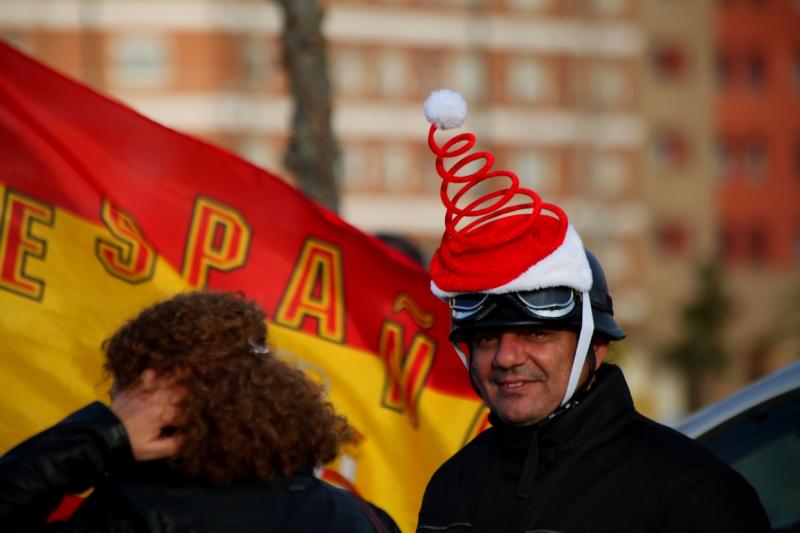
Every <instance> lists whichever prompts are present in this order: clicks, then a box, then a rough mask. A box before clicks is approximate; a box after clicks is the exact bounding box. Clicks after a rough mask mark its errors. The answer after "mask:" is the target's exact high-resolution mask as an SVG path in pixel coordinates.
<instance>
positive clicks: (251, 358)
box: [0, 292, 399, 533]
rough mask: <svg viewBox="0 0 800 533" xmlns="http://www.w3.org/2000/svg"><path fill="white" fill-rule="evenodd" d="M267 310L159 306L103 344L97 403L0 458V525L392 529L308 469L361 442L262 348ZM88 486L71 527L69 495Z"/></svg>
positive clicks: (222, 298)
mask: <svg viewBox="0 0 800 533" xmlns="http://www.w3.org/2000/svg"><path fill="white" fill-rule="evenodd" d="M264 319H265V316H264V312H263V311H262V310H261V308H260V307H258V305H257V304H255V303H253V302H248V301H246V300H245V299H243V298H242V297H240V296H238V295H234V294H230V293H212V292H194V293H187V294H181V295H178V296H175V297H174V298H171V299H169V300H166V301H164V302H161V303H157V304H155V305H153V306H151V307H149V308H147V309H145V310H144V311H142V312H141V313H140V314H139V315H138V316H137V317H136V318H134V319H133V320H131V321H130V322H128V323H127V324H125V325H124V326H122V327H121V328H120V329H119V330H118V331H117V332H116V333H115V334H114V335H113V336H112V337H111V338H110V339H108V340H107V341H105V342H104V343H103V350H104V352H105V355H106V363H105V368H106V370H107V372H108V374H109V375H110V376H111V378H113V387H112V390H111V397H112V401H111V405H110V406H109V407H106V406H104V405H103V404H101V403H99V402H95V403H93V404H90V405H88V406H86V407H84V408H83V409H81V410H79V411H77V412H76V413H73V414H72V415H71V416H70V417H68V418H67V419H65V420H64V421H62V422H61V423H59V424H57V425H56V426H54V427H52V428H50V429H48V430H46V431H44V432H42V433H40V434H38V435H36V436H34V437H32V438H31V439H29V440H27V441H25V442H24V443H22V444H20V445H19V446H17V447H16V448H14V449H13V450H11V451H10V452H8V453H7V454H6V455H5V456H4V457H3V458H1V459H0V523H2V524H3V528H4V531H8V530H9V529H7V528H10V530H12V531H26V532H28V531H39V530H41V531H49V530H50V529H48V528H53V527H55V528H57V529H55V530H57V531H90V532H91V531H114V532H117V531H119V532H128V531H170V532H173V531H175V532H178V531H208V532H217V531H219V532H230V531H236V532H243V533H244V532H250V531H253V532H255V531H287V532H288V531H293V532H294V531H296V532H305V531H331V532H337V531H348V532H362V531H363V532H371V531H399V529H398V528H397V526H396V525H395V523H394V522H393V521H392V519H391V518H390V517H389V515H387V514H386V513H385V512H384V511H382V510H381V509H379V508H377V507H375V506H374V505H372V504H369V503H367V502H365V501H363V500H361V499H359V498H358V497H357V496H354V495H352V494H350V493H348V492H346V491H343V490H341V489H337V488H335V487H333V486H331V485H328V484H327V483H325V482H323V481H321V480H319V479H317V478H315V477H314V476H313V469H314V468H315V467H317V466H320V465H323V464H325V463H328V462H330V461H331V460H333V459H334V458H335V457H336V455H337V453H338V452H339V450H340V448H341V447H342V446H343V445H345V444H350V443H355V442H357V440H358V437H357V435H356V432H355V430H354V429H353V428H352V427H350V425H348V423H347V421H346V420H345V419H344V418H343V417H342V416H340V415H337V414H336V413H335V411H334V410H333V407H332V406H331V404H330V403H328V402H327V401H326V400H325V399H324V397H323V391H322V388H321V387H319V386H318V385H317V384H315V383H314V382H313V381H311V380H309V379H308V378H307V377H306V376H305V375H304V374H303V373H302V372H301V371H300V370H298V369H296V368H293V367H291V366H290V365H288V364H286V363H284V362H282V361H280V360H278V359H276V358H275V357H273V356H271V355H270V354H269V349H268V348H267V345H266V337H267V330H266V326H265V323H264ZM89 487H94V488H95V490H94V492H93V493H92V494H91V495H90V496H89V498H87V500H86V501H85V502H84V503H83V504H82V505H81V506H80V508H79V509H78V511H77V512H76V513H75V514H74V515H73V516H72V517H71V518H70V520H69V521H67V522H66V523H61V524H58V525H57V526H56V525H55V524H49V525H46V524H45V521H46V517H47V516H48V515H49V513H50V512H51V511H52V510H53V508H54V507H55V506H56V505H57V504H58V502H59V501H60V500H61V497H62V496H63V495H64V494H65V493H67V492H77V491H83V490H86V489H87V488H89Z"/></svg>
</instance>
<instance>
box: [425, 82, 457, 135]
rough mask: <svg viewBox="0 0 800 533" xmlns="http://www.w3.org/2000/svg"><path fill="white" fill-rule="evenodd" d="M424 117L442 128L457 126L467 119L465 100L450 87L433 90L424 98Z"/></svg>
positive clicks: (447, 128)
mask: <svg viewBox="0 0 800 533" xmlns="http://www.w3.org/2000/svg"><path fill="white" fill-rule="evenodd" d="M424 107H425V118H427V119H428V122H430V123H431V124H436V127H437V128H439V129H442V130H449V129H451V128H457V127H459V126H460V125H462V124H463V123H464V121H465V120H466V119H467V102H465V101H464V97H463V96H461V94H460V93H457V92H456V91H452V90H450V89H439V90H438V91H433V92H432V93H431V95H430V96H429V97H428V99H427V100H425V106H424Z"/></svg>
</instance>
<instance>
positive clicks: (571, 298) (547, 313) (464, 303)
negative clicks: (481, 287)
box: [449, 287, 576, 320]
mask: <svg viewBox="0 0 800 533" xmlns="http://www.w3.org/2000/svg"><path fill="white" fill-rule="evenodd" d="M498 298H513V299H514V300H515V302H516V303H517V304H518V307H520V308H521V309H522V310H523V311H525V312H526V313H528V314H529V315H531V316H533V317H537V318H561V317H565V316H567V315H569V314H570V313H571V312H572V310H573V309H575V301H576V298H575V291H573V290H572V289H570V288H568V287H552V288H548V289H540V290H535V291H523V292H514V293H509V294H502V295H496V294H487V293H467V294H459V295H458V296H454V297H452V298H450V300H449V303H450V316H451V317H452V318H453V320H466V319H469V318H472V317H474V316H475V315H477V314H479V313H480V312H481V311H483V310H484V308H486V306H487V305H490V304H491V303H492V302H493V301H494V300H496V299H498ZM487 312H489V309H487Z"/></svg>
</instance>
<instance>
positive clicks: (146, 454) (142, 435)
mask: <svg viewBox="0 0 800 533" xmlns="http://www.w3.org/2000/svg"><path fill="white" fill-rule="evenodd" d="M185 395H186V391H185V390H184V389H182V388H181V387H178V386H177V385H176V384H175V382H174V381H173V380H172V379H170V378H168V377H162V376H158V375H157V374H156V373H155V371H153V370H145V371H144V372H142V375H141V376H140V378H139V380H138V381H137V382H136V383H134V384H133V385H131V386H130V387H128V388H126V389H123V390H120V391H115V390H112V400H111V405H110V406H109V407H110V409H111V411H112V412H113V413H114V414H115V415H116V416H117V418H119V419H120V421H121V422H122V425H123V426H125V431H127V433H128V439H129V440H130V445H131V450H132V451H133V457H134V459H136V460H137V461H150V460H153V459H164V458H167V457H172V456H174V455H175V454H176V453H178V450H179V449H180V447H181V444H183V438H182V437H181V435H180V434H175V433H174V431H175V428H176V426H178V421H179V419H180V412H179V410H178V403H179V402H180V401H181V400H182V399H183V397H184V396H185Z"/></svg>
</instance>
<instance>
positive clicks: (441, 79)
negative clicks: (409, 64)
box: [403, 50, 448, 97]
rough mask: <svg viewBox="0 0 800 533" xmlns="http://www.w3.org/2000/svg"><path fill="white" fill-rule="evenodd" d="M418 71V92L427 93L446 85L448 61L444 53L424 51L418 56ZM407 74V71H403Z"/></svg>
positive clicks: (416, 75)
mask: <svg viewBox="0 0 800 533" xmlns="http://www.w3.org/2000/svg"><path fill="white" fill-rule="evenodd" d="M416 66H417V69H416V70H417V72H415V76H414V81H415V82H416V94H418V95H425V96H426V97H427V95H428V94H430V92H431V91H432V90H434V89H440V88H442V87H443V86H445V83H446V81H447V80H446V79H445V72H446V71H447V68H448V61H447V60H446V59H445V57H444V54H442V53H440V52H434V51H430V50H428V51H424V52H422V53H421V54H419V55H418V56H417V61H416ZM403 75H404V76H405V73H403Z"/></svg>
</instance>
